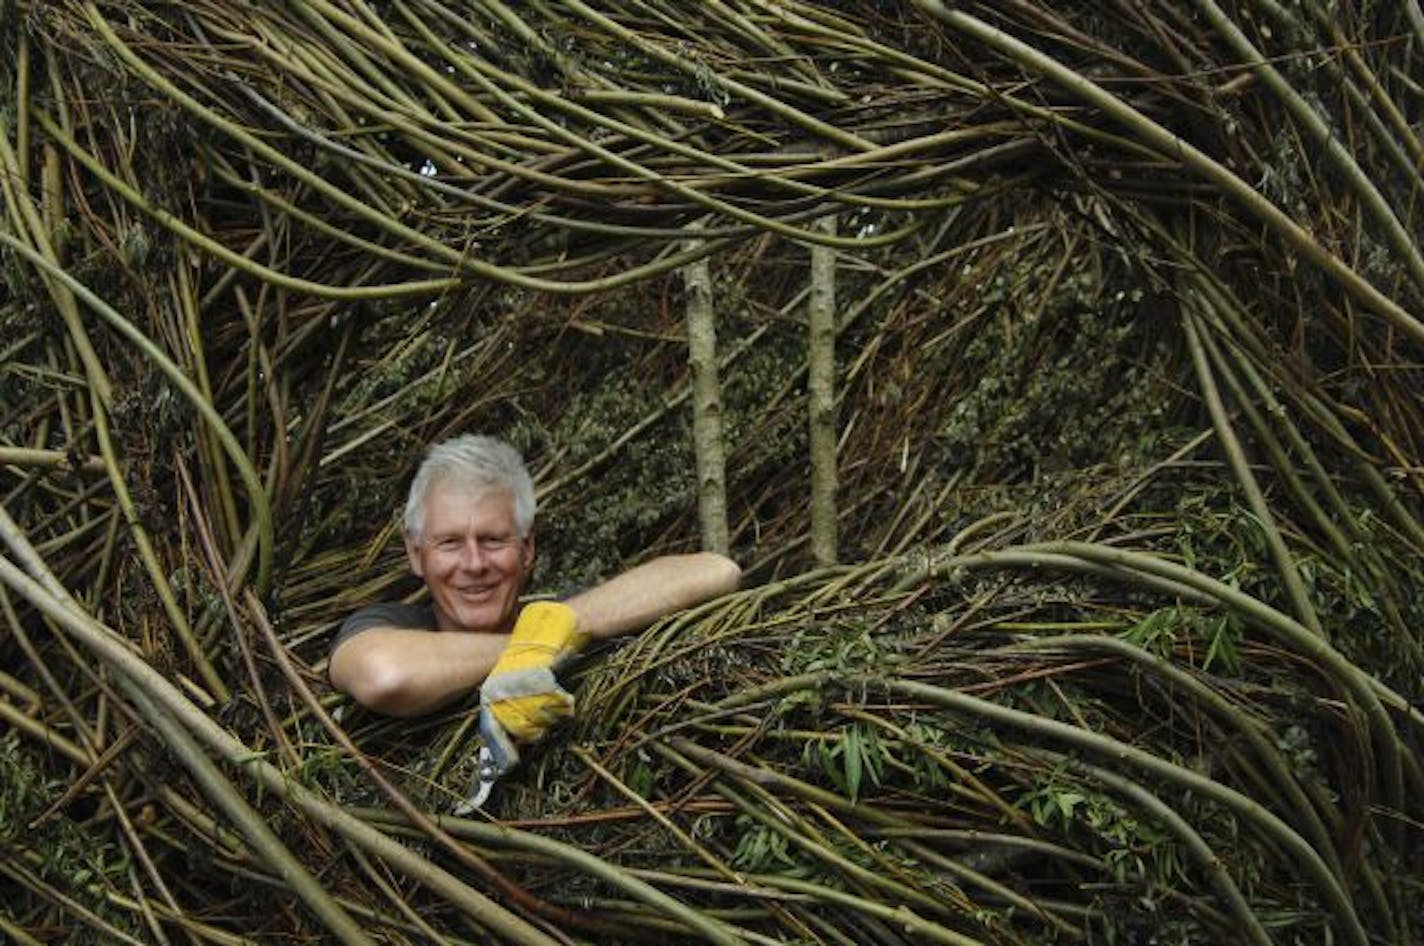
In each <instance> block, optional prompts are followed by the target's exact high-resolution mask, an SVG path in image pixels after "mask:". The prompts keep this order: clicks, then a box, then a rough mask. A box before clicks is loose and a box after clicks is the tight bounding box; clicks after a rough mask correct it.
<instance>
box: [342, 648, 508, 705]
mask: <svg viewBox="0 0 1424 946" xmlns="http://www.w3.org/2000/svg"><path fill="white" fill-rule="evenodd" d="M508 641H509V635H508V634H481V633H468V632H451V631H420V630H406V629H397V628H373V629H371V630H369V631H365V632H363V633H361V634H357V635H356V636H355V637H352V638H350V639H349V640H346V641H344V642H343V643H342V644H341V646H340V647H338V648H337V649H336V652H335V653H333V654H332V655H331V665H330V667H329V675H330V677H331V683H332V685H333V686H335V687H336V688H337V689H338V690H341V691H342V692H344V693H346V694H348V695H350V696H351V697H352V698H353V699H354V700H356V702H358V703H360V704H361V705H362V706H365V707H366V708H367V709H371V710H375V711H376V712H378V713H385V714H387V715H390V716H419V715H421V714H422V713H429V712H431V711H433V710H437V709H439V708H440V707H442V706H444V705H445V704H447V703H450V702H452V701H454V700H456V699H458V698H460V697H462V696H465V695H466V694H468V693H470V692H471V691H472V690H474V688H475V687H477V686H479V685H480V684H481V683H482V682H483V681H484V679H485V677H486V676H487V675H488V674H489V672H490V668H491V667H493V666H494V663H495V661H496V660H498V659H499V655H500V653H501V652H502V651H503V650H504V646H505V644H506V643H508Z"/></svg>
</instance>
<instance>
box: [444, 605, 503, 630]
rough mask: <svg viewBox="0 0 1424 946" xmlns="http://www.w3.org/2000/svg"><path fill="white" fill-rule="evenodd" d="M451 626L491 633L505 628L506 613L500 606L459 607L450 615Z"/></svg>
mask: <svg viewBox="0 0 1424 946" xmlns="http://www.w3.org/2000/svg"><path fill="white" fill-rule="evenodd" d="M448 618H449V621H448V624H449V628H450V629H451V630H457V631H472V632H481V633H491V632H494V631H499V630H502V629H503V625H504V623H505V615H504V613H503V611H502V610H501V609H500V608H496V607H488V606H487V607H475V608H457V609H455V610H454V611H453V613H452V614H450V615H448Z"/></svg>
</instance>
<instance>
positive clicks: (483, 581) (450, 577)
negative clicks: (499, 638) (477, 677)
mask: <svg viewBox="0 0 1424 946" xmlns="http://www.w3.org/2000/svg"><path fill="white" fill-rule="evenodd" d="M405 550H406V555H407V556H409V558H410V568H411V571H413V572H415V573H416V574H417V575H419V576H420V577H421V578H423V579H425V585H426V587H427V588H429V589H430V597H431V600H432V602H433V603H434V605H435V617H436V620H437V622H438V624H439V627H440V629H441V630H442V631H508V630H510V629H511V627H512V626H513V623H514V615H515V611H516V610H517V608H518V600H519V592H520V590H521V589H522V588H523V587H524V581H525V579H526V578H528V576H529V570H530V569H531V568H532V567H533V566H534V536H533V534H532V533H531V534H529V535H527V536H523V537H521V536H520V534H519V529H518V526H517V525H516V524H515V518H514V499H513V497H512V496H511V495H510V493H508V492H507V491H504V490H493V491H490V490H486V491H472V490H470V489H469V488H467V487H463V486H460V485H458V484H450V483H445V482H441V481H436V482H434V483H431V484H430V488H429V489H428V490H427V491H426V494H425V523H424V530H423V532H422V533H421V536H420V538H419V540H418V541H417V540H416V538H415V537H414V536H411V535H409V534H407V535H406V537H405Z"/></svg>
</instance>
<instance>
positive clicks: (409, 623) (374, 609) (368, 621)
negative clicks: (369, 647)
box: [331, 601, 436, 650]
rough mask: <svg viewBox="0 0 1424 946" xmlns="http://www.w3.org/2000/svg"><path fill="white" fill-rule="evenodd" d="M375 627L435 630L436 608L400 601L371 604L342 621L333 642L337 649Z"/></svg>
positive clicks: (334, 647) (333, 647) (332, 646)
mask: <svg viewBox="0 0 1424 946" xmlns="http://www.w3.org/2000/svg"><path fill="white" fill-rule="evenodd" d="M373 627H398V628H406V629H409V630H413V631H433V630H435V627H436V624H435V610H434V609H433V608H431V607H430V606H429V605H422V604H404V603H402V602H399V601H392V602H386V603H382V604H369V605H367V606H366V607H364V608H361V609H360V610H358V611H355V612H353V613H352V614H351V616H350V617H348V618H347V619H346V620H344V621H342V622H341V629H340V630H338V631H337V632H336V639H335V640H333V641H332V642H331V649H332V650H335V649H336V648H337V647H338V646H339V645H340V644H341V643H342V642H343V641H345V640H349V639H350V638H352V637H355V636H356V635H357V634H360V633H361V632H362V631H369V630H370V629H371V628H373Z"/></svg>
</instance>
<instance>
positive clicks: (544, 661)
mask: <svg viewBox="0 0 1424 946" xmlns="http://www.w3.org/2000/svg"><path fill="white" fill-rule="evenodd" d="M587 641H588V635H587V634H584V633H582V632H581V631H579V629H578V619H577V616H576V615H575V614H574V611H573V609H572V608H570V607H569V606H568V605H564V604H559V603H557V602H553V601H536V602H534V603H532V604H529V605H526V606H525V607H524V609H523V610H522V611H520V613H519V620H518V621H516V622H515V625H514V633H513V634H511V635H510V638H509V643H508V644H507V645H506V646H505V648H504V652H503V653H502V654H500V657H499V660H497V661H496V662H495V665H494V667H493V668H491V669H490V673H489V677H488V678H486V679H485V682H484V684H483V685H481V687H480V706H481V708H482V709H485V710H487V711H488V713H489V715H491V716H493V718H494V720H495V722H498V723H499V725H500V726H501V727H503V729H504V731H505V732H506V733H508V734H509V736H510V737H511V738H512V739H514V740H515V741H516V742H536V741H537V740H539V739H540V738H541V737H542V736H543V735H544V733H545V731H546V730H548V728H549V727H550V726H552V725H554V724H555V723H557V722H559V721H560V720H563V719H567V718H569V717H570V716H572V715H573V712H574V698H573V696H571V695H570V694H569V693H568V691H566V690H565V689H564V688H563V687H561V686H559V681H558V680H556V679H555V678H554V671H553V668H554V667H555V666H557V665H558V664H560V663H562V662H563V661H564V660H566V659H568V658H569V657H571V656H573V654H575V653H576V652H577V651H578V650H579V648H581V647H583V645H584V644H585V643H586V642H587Z"/></svg>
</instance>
